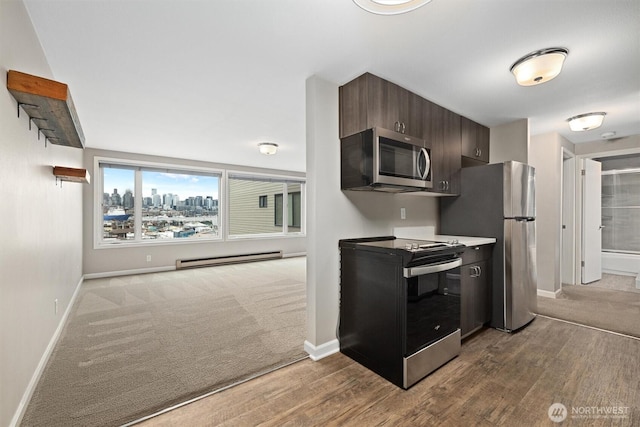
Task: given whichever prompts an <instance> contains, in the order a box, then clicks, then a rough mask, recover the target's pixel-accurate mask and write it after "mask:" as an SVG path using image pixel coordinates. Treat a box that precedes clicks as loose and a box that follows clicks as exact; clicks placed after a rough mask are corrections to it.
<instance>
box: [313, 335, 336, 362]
mask: <svg viewBox="0 0 640 427" xmlns="http://www.w3.org/2000/svg"><path fill="white" fill-rule="evenodd" d="M304 351H306V352H307V353H309V358H311V360H313V361H314V362H317V361H318V360H320V359H323V358H325V357H327V356H331V355H332V354H334V353H337V352H339V351H340V342H339V341H338V340H337V339H335V340H331V341H329V342H326V343H324V344H320V345H319V346H317V347H316V346H315V345H313V344H311V343H310V342H309V341H305V342H304Z"/></svg>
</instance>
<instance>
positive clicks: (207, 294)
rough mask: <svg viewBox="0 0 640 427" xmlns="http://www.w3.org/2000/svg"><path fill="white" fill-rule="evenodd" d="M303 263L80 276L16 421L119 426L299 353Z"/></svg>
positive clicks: (287, 261)
mask: <svg viewBox="0 0 640 427" xmlns="http://www.w3.org/2000/svg"><path fill="white" fill-rule="evenodd" d="M305 263H306V259H305V258H304V257H301V258H288V259H283V260H276V261H261V262H255V263H247V264H236V265H228V266H219V267H210V268H201V269H193V270H181V271H172V272H166V273H158V274H146V275H134V276H126V277H119V278H111V279H95V280H88V281H86V282H85V283H84V284H83V286H82V288H81V290H80V294H79V296H78V299H77V300H76V303H75V305H74V307H73V308H72V312H71V314H70V317H69V320H68V322H67V324H66V326H65V328H64V330H63V333H62V336H61V338H60V340H59V342H58V344H57V346H56V348H55V350H54V352H53V354H52V356H51V358H50V360H49V363H48V364H47V366H46V368H45V371H44V373H43V376H42V378H41V380H40V382H39V384H38V386H37V388H36V390H35V393H34V396H33V398H32V400H31V402H30V404H29V406H28V408H27V411H26V414H25V417H24V419H23V422H22V425H23V426H47V427H49V426H116V425H121V424H124V423H126V422H130V421H133V420H136V419H139V418H141V417H143V416H146V415H149V414H152V413H154V412H157V411H159V410H162V409H164V408H167V407H169V406H172V405H175V404H178V403H182V402H184V401H186V400H189V399H191V398H194V397H197V396H200V395H202V394H205V393H207V392H211V391H213V390H215V389H218V388H221V387H224V386H226V385H229V384H233V383H235V382H238V381H240V380H243V379H246V378H249V377H252V376H255V375H257V374H259V373H261V372H266V371H269V370H272V369H274V368H276V367H278V366H282V365H285V364H288V363H291V362H293V361H295V360H299V359H301V358H303V357H305V356H306V353H305V352H304V350H303V343H304V338H305V332H306V329H305V309H306V296H305V295H306V292H305V287H306V286H305V281H306V278H305V270H306V264H305Z"/></svg>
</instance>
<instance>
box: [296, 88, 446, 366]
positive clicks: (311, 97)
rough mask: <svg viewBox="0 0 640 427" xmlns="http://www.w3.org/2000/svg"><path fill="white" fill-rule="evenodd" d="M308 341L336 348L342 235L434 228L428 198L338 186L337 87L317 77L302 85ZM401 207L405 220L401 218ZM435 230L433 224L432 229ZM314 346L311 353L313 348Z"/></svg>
mask: <svg viewBox="0 0 640 427" xmlns="http://www.w3.org/2000/svg"><path fill="white" fill-rule="evenodd" d="M306 108H307V111H306V121H307V123H306V130H307V221H308V224H309V226H308V229H307V236H308V241H307V342H306V343H305V344H306V345H305V348H306V349H307V351H310V352H311V353H312V354H311V355H312V357H314V356H315V357H323V356H325V355H327V354H330V353H331V352H332V351H336V350H337V349H338V347H337V345H338V343H337V336H336V330H337V325H338V314H339V303H340V276H339V274H340V252H339V249H338V241H339V240H340V239H344V238H353V237H367V236H368V237H370V236H380V235H390V234H392V230H393V227H397V226H419V225H422V226H424V225H432V226H434V227H435V226H437V220H438V201H437V199H436V198H433V197H426V196H418V195H409V194H406V195H394V194H383V193H371V192H357V191H344V192H343V191H342V190H340V140H339V138H338V85H337V84H336V83H332V82H328V81H326V80H323V79H321V78H319V77H317V76H312V77H310V78H309V79H307V83H306ZM401 207H404V208H405V209H406V212H407V219H406V220H401V219H400V208H401ZM436 229H437V227H436ZM315 350H318V352H317V353H316V354H315V355H314V354H313V352H314V351H315Z"/></svg>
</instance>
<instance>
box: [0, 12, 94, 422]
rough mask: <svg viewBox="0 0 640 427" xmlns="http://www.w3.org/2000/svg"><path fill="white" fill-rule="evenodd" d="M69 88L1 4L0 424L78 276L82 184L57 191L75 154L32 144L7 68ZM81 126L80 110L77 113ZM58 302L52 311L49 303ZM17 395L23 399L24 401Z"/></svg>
mask: <svg viewBox="0 0 640 427" xmlns="http://www.w3.org/2000/svg"><path fill="white" fill-rule="evenodd" d="M10 69H12V70H16V71H22V72H25V73H29V74H34V75H38V76H42V77H46V78H57V79H59V80H60V81H63V82H65V83H68V84H69V87H70V90H71V93H72V94H73V82H68V81H65V76H52V75H51V70H50V68H49V65H48V64H47V60H46V58H45V56H44V53H43V51H42V48H41V46H40V43H39V41H38V39H37V36H36V34H35V32H34V30H33V27H32V25H31V21H30V19H29V17H28V15H27V12H26V10H25V7H24V5H23V4H22V2H20V1H15V0H2V1H0V85H1V86H2V89H0V145H1V146H2V154H1V155H0V176H1V179H0V182H2V209H0V235H1V236H2V243H1V244H0V278H1V279H0V343H1V345H0V425H2V426H7V425H10V424H11V422H12V421H11V420H12V418H13V417H14V416H15V415H17V414H19V413H20V410H21V407H22V406H21V405H22V404H24V403H25V402H26V398H27V397H28V396H25V392H27V391H28V390H29V384H30V382H31V381H32V377H33V375H34V372H37V370H38V366H39V363H40V362H41V360H42V358H43V356H44V355H45V354H46V353H47V348H48V345H49V344H50V342H51V340H52V337H54V335H55V334H56V331H57V328H58V326H59V325H60V322H61V320H62V317H63V313H64V312H65V310H66V308H67V307H68V305H69V302H70V300H71V297H72V295H73V292H74V290H75V289H76V288H77V286H78V285H79V283H80V281H81V277H82V187H83V184H76V183H69V182H65V183H64V185H63V186H62V187H60V185H58V186H56V180H55V177H54V176H53V172H52V166H54V165H59V166H68V167H82V166H83V165H82V150H79V149H77V148H67V147H61V146H57V145H51V144H49V145H48V146H47V147H46V148H45V146H44V140H43V139H41V140H40V141H38V138H37V131H36V128H35V127H34V128H33V130H32V131H29V125H28V118H27V115H26V114H25V113H24V112H21V114H20V118H17V113H16V102H15V100H14V99H13V97H12V96H11V94H10V93H9V92H8V91H7V90H6V89H5V88H6V75H7V70H10ZM78 114H79V116H80V121H81V122H82V111H78ZM55 299H57V300H58V313H57V314H56V313H55V311H54V307H55V306H54V300H55ZM23 398H24V399H25V400H23Z"/></svg>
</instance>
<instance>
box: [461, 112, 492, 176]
mask: <svg viewBox="0 0 640 427" xmlns="http://www.w3.org/2000/svg"><path fill="white" fill-rule="evenodd" d="M461 148H462V156H463V161H462V166H463V167H464V166H476V165H481V164H484V163H489V128H487V127H485V126H482V125H481V124H479V123H476V122H474V121H473V120H469V119H467V118H466V117H462V119H461Z"/></svg>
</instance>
